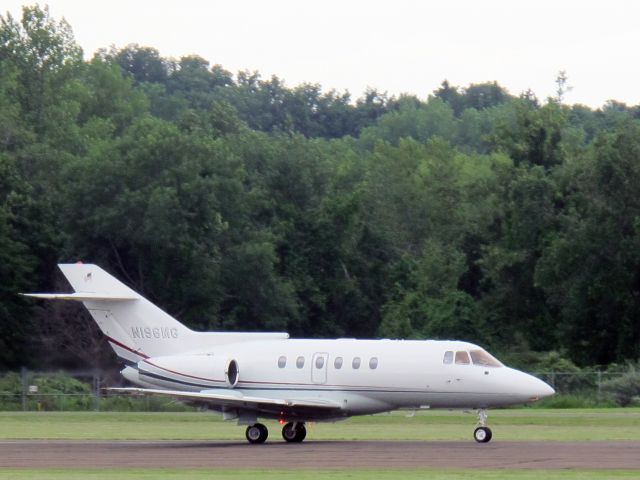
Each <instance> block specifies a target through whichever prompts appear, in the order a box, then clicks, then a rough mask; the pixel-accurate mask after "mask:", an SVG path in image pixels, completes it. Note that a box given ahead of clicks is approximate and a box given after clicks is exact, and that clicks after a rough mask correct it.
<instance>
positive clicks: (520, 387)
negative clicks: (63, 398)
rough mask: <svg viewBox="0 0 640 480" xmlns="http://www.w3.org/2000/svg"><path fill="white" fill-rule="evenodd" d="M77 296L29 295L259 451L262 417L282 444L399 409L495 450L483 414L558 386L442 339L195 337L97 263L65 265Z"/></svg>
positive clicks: (150, 383) (148, 384)
mask: <svg viewBox="0 0 640 480" xmlns="http://www.w3.org/2000/svg"><path fill="white" fill-rule="evenodd" d="M59 267H60V269H61V270H62V273H63V274H64V275H65V277H66V278H67V280H68V281H69V283H70V284H71V286H72V287H73V289H74V290H75V293H63V294H60V293H34V294H27V295H28V296H30V297H36V298H45V299H60V300H76V301H80V302H82V303H83V304H84V305H85V307H86V308H87V309H88V310H89V312H90V313H91V315H92V316H93V318H94V320H95V321H96V322H97V323H98V326H99V327H100V329H101V330H102V332H103V333H104V335H105V336H106V338H107V340H108V341H109V344H110V345H111V347H112V348H113V349H114V350H115V352H116V354H117V355H118V356H119V357H120V358H121V359H122V360H124V362H125V363H126V364H127V366H126V367H125V368H124V370H122V372H121V373H122V375H123V376H124V377H125V378H126V379H127V380H129V381H130V382H132V383H133V384H135V385H138V386H139V387H142V388H138V387H136V388H112V389H110V390H113V391H117V392H128V393H138V394H154V395H166V396H170V397H174V398H176V399H179V400H181V401H183V402H186V403H189V404H193V405H197V406H201V407H205V408H208V409H210V410H216V411H219V412H222V415H223V418H224V419H225V420H237V422H238V425H247V429H246V437H247V440H248V441H249V442H250V443H253V444H259V443H264V441H265V440H266V439H267V435H268V431H267V428H266V427H265V426H264V425H263V424H261V423H258V418H259V417H261V418H268V419H276V420H279V422H280V424H282V425H284V426H283V428H282V437H283V438H284V439H285V440H286V441H287V442H301V441H302V440H304V438H305V436H306V429H305V422H310V421H329V422H334V421H337V420H342V419H345V418H347V417H351V416H354V415H370V414H374V413H380V412H386V411H390V410H397V409H424V408H448V409H458V408H459V409H473V410H477V411H478V425H477V427H476V429H475V431H474V434H473V436H474V438H475V440H476V441H478V442H481V443H485V442H488V441H489V440H491V437H492V433H491V430H490V429H489V427H488V426H487V424H486V419H487V415H486V409H487V408H490V407H503V406H507V405H516V404H524V403H528V402H532V401H535V400H537V399H539V398H541V397H546V396H549V395H552V394H554V393H555V392H554V390H553V388H551V387H550V386H549V385H547V384H546V383H544V382H543V381H541V380H539V379H537V378H535V377H533V376H531V375H528V374H526V373H524V372H521V371H518V370H514V369H512V368H508V367H506V366H504V365H502V364H501V363H500V362H499V361H498V360H496V359H495V358H494V357H492V356H491V355H490V354H489V353H487V352H486V351H485V350H483V349H482V348H481V347H479V346H477V345H474V344H472V343H467V342H460V341H436V340H424V341H422V340H419V341H418V340H416V341H414V340H411V341H408V340H407V341H404V340H355V339H337V340H310V339H290V338H289V335H288V334H287V333H236V332H194V331H193V330H190V329H188V328H187V327H185V326H184V325H182V324H181V323H180V322H178V321H177V320H176V319H174V318H173V317H171V316H170V315H168V314H167V313H165V312H164V311H162V310H161V309H160V308H158V307H157V306H155V305H154V304H152V303H151V302H149V301H148V300H146V299H145V298H143V297H142V296H141V295H139V294H138V293H136V292H134V291H133V290H131V289H130V288H129V287H127V286H126V285H124V284H123V283H121V282H120V281H118V280H117V279H116V278H114V277H113V276H111V275H109V274H108V273H107V272H105V271H104V270H102V269H101V268H100V267H98V266H96V265H89V264H82V263H77V264H63V265H59Z"/></svg>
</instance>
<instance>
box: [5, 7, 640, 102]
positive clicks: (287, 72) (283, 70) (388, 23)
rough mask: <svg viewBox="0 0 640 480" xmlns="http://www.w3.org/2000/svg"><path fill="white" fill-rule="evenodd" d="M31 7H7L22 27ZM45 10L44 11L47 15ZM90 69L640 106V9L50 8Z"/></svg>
mask: <svg viewBox="0 0 640 480" xmlns="http://www.w3.org/2000/svg"><path fill="white" fill-rule="evenodd" d="M32 3H34V2H27V1H25V0H22V1H20V0H2V2H1V3H0V12H2V14H3V15H4V14H5V13H6V12H7V11H9V12H10V13H11V14H12V15H13V16H14V17H17V18H19V16H20V12H21V5H23V4H32ZM44 3H45V2H40V4H41V5H44ZM46 3H48V5H49V7H50V10H51V14H52V15H53V17H54V18H56V19H60V18H61V17H65V18H66V19H67V21H68V22H69V23H70V24H71V26H72V27H73V31H74V33H75V38H76V41H77V42H78V43H79V44H80V46H82V48H83V49H84V52H85V57H87V58H90V57H91V56H92V55H93V52H94V51H95V50H97V49H98V48H101V47H109V46H110V45H115V46H116V47H118V48H119V47H123V46H125V45H127V44H129V43H138V44H140V45H143V46H150V47H154V48H156V49H158V50H159V52H160V54H161V55H162V56H165V57H175V58H179V57H180V56H183V55H189V54H197V55H200V56H201V57H204V58H205V59H207V60H209V61H210V62H211V63H212V64H221V65H222V66H223V67H224V68H226V69H227V70H230V71H231V72H233V73H236V72H237V71H238V70H244V69H248V70H258V71H259V72H260V73H261V74H262V77H263V78H268V77H270V76H271V75H273V74H275V75H277V76H278V77H280V78H281V79H284V80H285V82H286V84H287V85H288V86H289V87H292V86H295V85H297V84H299V83H302V82H311V83H319V84H320V85H321V86H322V88H323V90H324V91H327V90H330V89H332V88H335V89H337V90H339V91H342V90H345V89H346V90H349V91H350V92H351V94H352V96H353V97H354V98H357V97H358V96H360V95H361V94H362V92H363V91H364V90H365V88H366V87H367V86H371V87H373V88H376V89H378V90H380V91H386V92H387V93H388V94H390V95H398V94H400V93H410V94H415V95H418V96H419V97H420V98H423V99H426V98H427V96H428V95H429V94H430V93H431V92H433V90H435V89H436V88H438V86H439V85H440V83H441V82H442V80H444V79H445V78H446V79H448V80H449V83H451V84H452V85H457V86H467V85H469V84H470V83H480V82H485V81H494V80H496V81H497V82H498V83H499V84H500V85H502V86H503V87H505V88H507V89H508V90H509V92H510V93H512V94H514V95H518V94H519V93H521V92H523V91H525V90H527V89H529V88H530V89H532V90H533V91H534V92H535V93H536V95H537V96H538V98H540V99H541V100H544V99H546V97H548V96H551V95H554V92H555V88H556V85H555V83H554V80H555V78H556V76H557V74H558V72H559V71H560V70H565V71H566V72H567V75H568V77H569V85H570V86H572V87H573V90H572V91H570V92H569V93H568V94H567V95H566V97H565V99H566V102H567V103H583V104H586V105H589V106H591V107H599V106H602V105H603V104H604V103H605V102H606V101H607V100H609V99H615V100H618V101H622V102H625V103H627V104H628V105H637V104H640V53H639V52H640V2H638V1H634V0H606V1H595V0H583V1H578V0H529V1H520V0H440V1H437V2H436V1H427V0H424V1H418V0H389V1H387V0H321V1H318V0H262V1H259V0H234V1H230V0H223V1H220V0H181V1H173V0H110V1H101V2H95V1H91V0H49V1H48V2H46Z"/></svg>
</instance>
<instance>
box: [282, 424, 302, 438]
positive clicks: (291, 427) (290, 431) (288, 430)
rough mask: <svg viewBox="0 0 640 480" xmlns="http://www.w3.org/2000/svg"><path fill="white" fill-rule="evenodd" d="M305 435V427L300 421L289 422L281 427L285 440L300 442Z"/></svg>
mask: <svg viewBox="0 0 640 480" xmlns="http://www.w3.org/2000/svg"><path fill="white" fill-rule="evenodd" d="M306 436H307V429H306V428H305V426H304V423H302V422H300V423H297V422H296V423H293V422H289V423H287V424H286V425H285V426H284V427H282V438H284V439H285V441H287V442H290V443H300V442H302V441H303V440H304V439H305V437H306Z"/></svg>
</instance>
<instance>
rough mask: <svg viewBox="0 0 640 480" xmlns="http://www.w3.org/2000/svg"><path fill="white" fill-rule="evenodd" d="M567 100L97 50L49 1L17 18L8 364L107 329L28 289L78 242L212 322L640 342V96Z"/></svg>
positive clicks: (6, 66)
mask: <svg viewBox="0 0 640 480" xmlns="http://www.w3.org/2000/svg"><path fill="white" fill-rule="evenodd" d="M561 100H562V98H561V95H560V94H559V96H558V98H556V99H548V100H547V101H546V102H539V101H538V99H536V98H535V96H534V95H532V94H531V93H530V92H527V93H525V94H523V95H521V96H519V97H515V96H512V95H510V94H509V93H508V92H506V91H505V90H504V89H503V88H501V87H500V86H499V85H498V84H497V83H488V84H480V85H471V86H469V87H467V88H458V87H452V86H451V85H449V84H448V83H447V82H443V84H442V87H441V88H440V89H438V90H437V91H435V92H434V94H433V95H432V96H430V97H429V98H428V99H427V100H426V101H424V100H421V99H418V98H416V97H413V96H401V97H399V98H395V97H394V98H389V97H387V96H386V95H384V94H381V93H379V92H376V91H375V90H370V91H368V92H366V93H365V94H364V96H363V97H362V98H359V99H357V100H355V101H354V100H352V99H351V98H350V96H349V94H348V93H339V92H335V91H330V92H328V93H325V92H322V90H321V88H320V86H319V85H313V84H303V85H300V86H297V87H294V88H289V87H287V86H286V85H285V84H284V83H283V82H282V81H281V80H280V79H278V78H277V77H272V78H271V79H268V80H264V79H262V78H261V77H260V75H259V74H257V73H252V72H240V73H238V74H237V75H233V74H231V73H230V72H228V71H226V70H225V69H224V68H223V67H221V66H220V65H214V66H210V65H209V63H208V62H207V61H206V60H204V59H202V58H199V57H197V56H189V57H183V58H181V59H179V60H173V59H166V58H163V57H161V56H160V54H159V53H158V52H157V51H156V50H155V49H153V48H148V47H140V46H137V45H130V46H127V47H125V48H123V49H120V50H115V49H112V50H104V51H100V52H98V53H97V54H96V55H95V56H94V57H93V59H92V60H91V61H84V60H83V59H82V52H81V50H80V48H79V47H78V46H77V45H76V44H75V42H74V39H73V35H72V33H71V29H70V27H69V25H67V24H66V23H65V22H64V21H63V22H57V21H55V20H54V19H52V18H51V17H50V15H49V12H48V10H47V9H41V8H39V7H28V8H25V9H24V11H23V17H22V18H21V19H14V18H12V17H11V16H10V15H8V14H7V15H6V16H4V17H1V24H0V368H2V367H15V366H18V365H21V364H24V363H27V364H31V365H34V366H40V365H42V364H43V363H44V362H54V363H57V364H68V363H69V362H71V363H72V362H73V361H74V358H75V361H78V360H79V357H80V355H78V354H77V352H78V351H87V349H88V347H86V346H83V348H78V343H81V342H85V343H86V342H87V341H89V340H90V339H92V338H93V339H94V340H95V339H96V338H98V339H99V337H98V336H96V335H95V331H93V333H92V331H82V330H81V329H86V328H87V327H86V326H82V327H80V326H79V323H78V322H76V321H75V320H73V319H74V318H76V317H77V316H78V314H79V310H75V309H72V308H69V307H58V306H49V305H47V306H43V305H36V304H35V303H33V304H32V303H29V302H26V301H24V300H22V299H21V298H20V297H18V296H17V295H16V293H17V292H20V291H29V290H34V289H51V288H61V289H64V288H66V287H65V285H64V284H63V283H61V282H60V277H59V276H57V274H56V272H55V263H56V262H58V261H76V260H78V259H82V260H84V261H90V262H95V263H98V264H101V265H102V266H103V267H104V268H105V269H107V270H109V271H110V272H112V273H113V274H115V275H116V276H118V277H120V278H122V279H123V280H124V281H126V282H127V283H128V284H130V285H131V286H132V287H133V288H135V289H137V290H140V291H142V292H144V294H145V295H146V296H147V297H149V298H150V299H151V300H152V301H154V302H157V303H158V304H160V305H161V306H162V307H163V308H165V309H166V310H168V311H169V312H170V313H172V314H174V315H177V316H179V317H180V318H181V320H183V321H184V322H185V323H187V324H189V325H190V326H191V327H194V328H198V329H212V330H221V329H226V330H287V331H289V332H290V333H292V334H293V335H296V336H301V335H305V336H311V337H330V336H359V337H378V336H387V337H407V338H426V337H431V338H451V337H455V338H464V339H468V340H472V341H477V342H480V343H482V344H483V345H486V346H487V347H489V348H493V349H494V350H497V352H498V353H503V354H504V353H509V352H505V351H504V348H505V346H506V345H508V346H510V347H511V348H513V349H514V350H515V351H518V352H523V351H528V350H534V351H543V350H545V351H547V350H557V351H560V352H563V355H565V356H567V357H568V358H570V359H572V360H573V361H574V362H575V363H576V364H579V365H594V364H607V363H610V362H613V361H617V362H621V361H625V360H630V359H631V360H634V359H637V358H638V357H639V355H640V322H639V320H638V319H639V314H640V120H639V118H640V108H638V107H627V106H625V105H623V104H619V103H616V102H610V103H608V104H607V105H605V106H604V107H603V108H601V109H598V110H592V109H590V108H587V107H584V106H580V105H575V106H572V107H571V106H567V105H564V104H562V102H561ZM51 325H55V327H54V328H52V327H51ZM92 328H93V327H92ZM80 340H81V341H80ZM52 344H53V345H55V346H56V348H55V349H47V348H46V347H47V345H49V346H50V345H52ZM74 345H75V347H74ZM99 345H101V347H100V349H99V350H101V351H102V350H104V345H103V344H99ZM61 346H62V352H63V353H62V355H60V354H56V355H55V356H51V355H53V352H54V351H59V350H60V347H61ZM74 348H75V349H76V350H74ZM501 350H502V352H501ZM65 352H66V353H65ZM74 355H75V357H74ZM87 356H88V358H84V359H83V361H85V362H86V361H90V362H94V363H100V362H104V361H105V359H104V358H103V357H101V356H100V355H98V354H96V353H95V351H94V350H91V354H89V355H87Z"/></svg>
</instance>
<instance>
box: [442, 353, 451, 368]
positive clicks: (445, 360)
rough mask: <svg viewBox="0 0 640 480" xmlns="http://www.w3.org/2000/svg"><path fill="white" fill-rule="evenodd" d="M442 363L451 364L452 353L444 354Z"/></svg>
mask: <svg viewBox="0 0 640 480" xmlns="http://www.w3.org/2000/svg"><path fill="white" fill-rule="evenodd" d="M442 363H444V364H445V365H449V364H451V363H453V352H444V358H443V359H442Z"/></svg>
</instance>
